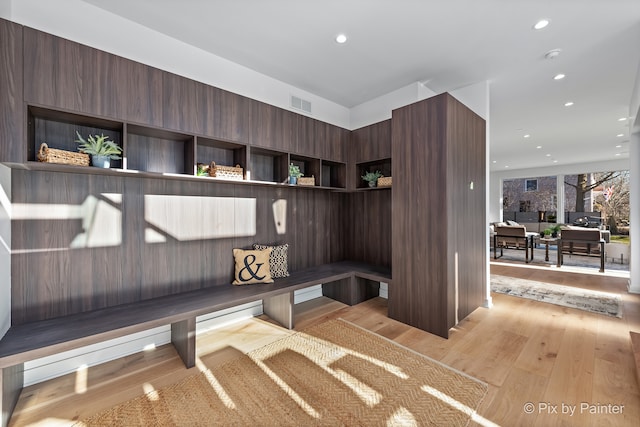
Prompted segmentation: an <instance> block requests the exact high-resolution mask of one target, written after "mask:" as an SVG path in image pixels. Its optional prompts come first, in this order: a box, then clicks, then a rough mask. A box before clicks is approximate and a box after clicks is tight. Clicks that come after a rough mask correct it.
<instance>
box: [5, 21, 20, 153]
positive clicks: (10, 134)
mask: <svg viewBox="0 0 640 427" xmlns="http://www.w3.org/2000/svg"><path fill="white" fill-rule="evenodd" d="M22 48H23V40H22V27H21V26H20V25H17V24H14V23H12V22H9V21H5V20H4V19H0V58H2V61H0V82H2V83H1V84H0V141H2V142H1V143H0V161H2V162H24V161H25V160H26V149H25V146H24V144H23V141H24V129H25V127H24V126H23V123H24V110H23V95H22V75H23V74H22V72H23V68H22Z"/></svg>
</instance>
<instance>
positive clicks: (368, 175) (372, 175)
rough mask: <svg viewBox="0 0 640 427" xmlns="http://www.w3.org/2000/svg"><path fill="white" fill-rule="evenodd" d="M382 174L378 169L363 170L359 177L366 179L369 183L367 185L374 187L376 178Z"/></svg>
mask: <svg viewBox="0 0 640 427" xmlns="http://www.w3.org/2000/svg"><path fill="white" fill-rule="evenodd" d="M381 176H382V173H380V171H375V172H365V174H364V175H362V176H361V178H362V179H363V181H366V182H368V183H369V187H375V186H376V185H377V183H378V178H380V177H381Z"/></svg>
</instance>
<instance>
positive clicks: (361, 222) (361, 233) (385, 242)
mask: <svg viewBox="0 0 640 427" xmlns="http://www.w3.org/2000/svg"><path fill="white" fill-rule="evenodd" d="M347 200H348V205H347V206H348V208H347V210H346V212H345V213H348V215H349V217H348V218H347V219H346V222H345V223H346V224H348V226H347V230H346V236H347V237H346V258H347V259H350V260H354V261H363V262H368V263H372V264H375V265H383V266H385V267H391V190H390V189H386V190H370V191H358V192H355V193H350V194H348V195H347Z"/></svg>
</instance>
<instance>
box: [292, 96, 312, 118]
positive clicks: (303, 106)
mask: <svg viewBox="0 0 640 427" xmlns="http://www.w3.org/2000/svg"><path fill="white" fill-rule="evenodd" d="M291 107H292V108H294V109H296V110H300V111H304V112H305V113H307V114H311V101H307V100H306V99H302V98H298V97H297V96H294V95H291Z"/></svg>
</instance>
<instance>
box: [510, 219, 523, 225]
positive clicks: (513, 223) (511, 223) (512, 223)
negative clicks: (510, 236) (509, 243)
mask: <svg viewBox="0 0 640 427" xmlns="http://www.w3.org/2000/svg"><path fill="white" fill-rule="evenodd" d="M507 225H520V224H518V223H517V222H515V221H511V220H509V221H507Z"/></svg>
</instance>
